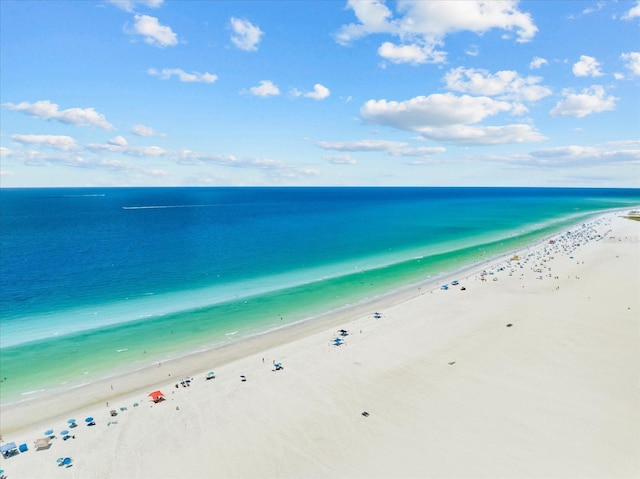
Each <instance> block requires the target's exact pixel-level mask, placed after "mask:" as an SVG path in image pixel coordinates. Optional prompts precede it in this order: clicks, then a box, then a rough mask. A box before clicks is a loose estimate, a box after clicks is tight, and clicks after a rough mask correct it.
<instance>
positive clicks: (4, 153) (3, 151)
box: [0, 146, 13, 158]
mask: <svg viewBox="0 0 640 479" xmlns="http://www.w3.org/2000/svg"><path fill="white" fill-rule="evenodd" d="M12 155H13V151H12V150H10V149H9V148H5V147H4V146H0V158H8V157H9V156H12Z"/></svg>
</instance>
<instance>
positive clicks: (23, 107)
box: [3, 100, 114, 130]
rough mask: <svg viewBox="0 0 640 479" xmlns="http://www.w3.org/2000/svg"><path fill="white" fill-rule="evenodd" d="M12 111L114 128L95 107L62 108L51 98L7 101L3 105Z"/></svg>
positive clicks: (107, 128) (70, 123)
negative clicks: (31, 101) (32, 100)
mask: <svg viewBox="0 0 640 479" xmlns="http://www.w3.org/2000/svg"><path fill="white" fill-rule="evenodd" d="M3 106H4V107H5V108H8V109H9V110H12V111H21V112H23V113H25V114H27V115H31V116H35V117H37V118H41V119H43V120H57V121H59V122H61V123H66V124H68V125H76V126H97V127H98V128H102V129H103V130H113V129H114V128H113V125H112V124H111V123H109V122H107V120H106V119H105V117H104V115H101V114H100V113H98V112H96V111H95V110H94V109H93V108H67V109H66V110H60V109H59V108H58V105H56V104H55V103H52V102H50V101H49V100H42V101H37V102H35V103H29V102H26V101H24V102H22V103H18V104H14V103H5V104H4V105H3Z"/></svg>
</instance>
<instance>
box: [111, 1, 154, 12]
mask: <svg viewBox="0 0 640 479" xmlns="http://www.w3.org/2000/svg"><path fill="white" fill-rule="evenodd" d="M107 3H111V4H112V5H115V6H116V7H118V8H120V9H121V10H124V11H126V12H133V11H134V10H135V9H136V6H138V5H141V6H144V7H149V8H158V7H159V6H161V5H162V4H163V3H164V0H107Z"/></svg>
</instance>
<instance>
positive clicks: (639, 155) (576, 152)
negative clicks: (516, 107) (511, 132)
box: [530, 144, 640, 166]
mask: <svg viewBox="0 0 640 479" xmlns="http://www.w3.org/2000/svg"><path fill="white" fill-rule="evenodd" d="M619 146H621V145H615V144H605V145H600V146H581V145H568V146H560V147H556V148H545V149H542V150H537V151H532V152H531V153H530V155H531V157H532V158H534V159H536V160H540V161H539V164H540V165H542V166H565V165H572V166H575V165H576V164H608V163H614V162H615V163H637V164H640V148H638V146H639V145H637V144H635V145H633V144H629V145H626V147H623V148H619ZM633 146H635V148H634V147H633Z"/></svg>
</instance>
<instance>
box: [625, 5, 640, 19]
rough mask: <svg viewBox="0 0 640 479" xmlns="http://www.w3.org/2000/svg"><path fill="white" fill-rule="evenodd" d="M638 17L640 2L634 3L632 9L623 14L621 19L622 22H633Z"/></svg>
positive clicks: (639, 15)
mask: <svg viewBox="0 0 640 479" xmlns="http://www.w3.org/2000/svg"><path fill="white" fill-rule="evenodd" d="M639 17H640V1H638V2H636V4H635V6H634V7H631V9H630V10H629V11H628V12H627V13H625V14H624V15H623V17H622V19H623V20H633V19H634V18H639Z"/></svg>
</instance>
